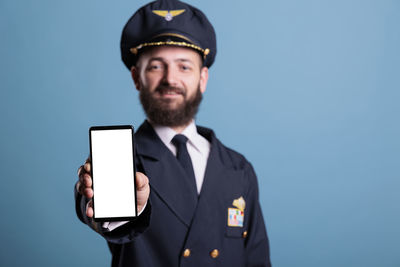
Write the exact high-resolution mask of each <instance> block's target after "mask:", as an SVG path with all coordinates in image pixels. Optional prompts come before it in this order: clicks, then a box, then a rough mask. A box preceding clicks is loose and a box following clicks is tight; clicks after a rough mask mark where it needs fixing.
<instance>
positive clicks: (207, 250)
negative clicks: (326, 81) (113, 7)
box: [75, 0, 270, 266]
mask: <svg viewBox="0 0 400 267" xmlns="http://www.w3.org/2000/svg"><path fill="white" fill-rule="evenodd" d="M121 53H122V59H123V61H124V63H125V65H126V66H127V67H128V69H130V70H131V74H132V78H133V80H134V83H135V86H136V88H137V90H138V91H139V94H140V100H141V103H142V105H143V108H144V110H145V112H146V115H147V120H146V121H145V122H144V123H143V124H142V125H141V126H140V128H139V130H138V131H137V133H136V135H135V140H136V147H137V155H136V161H137V169H138V170H139V171H138V172H137V174H136V185H137V204H138V211H139V216H138V217H137V219H136V220H134V221H129V222H117V223H115V222H113V223H95V222H94V221H93V220H92V216H93V209H92V206H91V205H92V204H91V203H92V202H91V198H92V197H93V190H92V188H91V186H92V180H91V177H90V168H91V165H90V160H89V159H88V160H87V161H86V163H85V164H84V165H83V166H81V167H80V168H79V170H78V174H79V181H78V183H77V184H76V187H75V189H76V190H75V198H76V211H77V214H78V217H79V219H80V220H81V221H82V222H84V223H86V224H88V225H89V226H90V227H91V228H93V229H94V230H96V231H97V232H98V233H100V234H101V235H102V236H103V237H104V238H105V239H106V240H107V241H108V245H109V247H110V250H111V253H112V266H270V260H269V246H268V239H267V234H266V231H265V225H264V221H263V217H262V214H261V209H260V205H259V201H258V185H257V178H256V176H255V173H254V170H253V168H252V166H251V165H250V163H249V162H247V160H246V159H245V158H244V157H243V156H242V155H240V154H238V153H237V152H234V151H233V150H231V149H229V148H227V147H225V146H224V145H222V144H221V142H220V141H219V140H218V139H217V138H216V137H215V135H214V133H213V132H212V131H211V130H210V129H207V128H203V127H198V126H197V127H196V125H195V123H194V117H195V114H196V112H197V110H198V107H199V104H200V102H201V98H202V94H203V93H204V91H205V90H206V86H207V80H208V68H209V67H210V66H211V65H212V63H213V61H214V58H215V55H216V41H215V33H214V29H213V27H212V25H211V24H210V23H209V21H208V20H207V18H206V17H205V15H204V14H203V13H202V12H201V11H200V10H198V9H196V8H194V7H192V6H190V5H187V4H185V3H183V2H179V1H172V0H171V1H156V2H152V3H150V4H148V5H145V6H144V7H142V8H141V9H139V10H138V11H137V12H136V13H135V14H134V15H133V16H132V18H131V19H130V20H129V21H128V23H127V24H126V26H125V28H124V30H123V33H122V39H121ZM150 188H151V190H150Z"/></svg>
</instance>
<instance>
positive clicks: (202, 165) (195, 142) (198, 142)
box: [153, 121, 211, 194]
mask: <svg viewBox="0 0 400 267" xmlns="http://www.w3.org/2000/svg"><path fill="white" fill-rule="evenodd" d="M153 128H154V130H155V132H156V133H157V135H158V137H160V139H161V141H162V142H163V143H164V145H165V146H166V147H167V148H168V149H169V150H170V151H171V152H172V154H174V155H175V157H176V147H175V145H174V144H173V143H172V138H174V136H175V135H177V134H178V133H177V132H175V131H174V130H173V129H171V128H170V127H167V126H159V125H153ZM181 134H183V135H184V136H186V137H187V138H188V142H187V143H186V147H187V150H188V152H189V155H190V158H191V159H192V165H193V171H194V176H195V178H196V186H197V193H198V194H200V191H201V186H202V185H203V180H204V174H205V172H206V166H207V160H208V155H209V154H210V148H211V144H210V142H208V140H207V139H205V138H204V137H203V136H201V135H200V134H199V133H198V132H197V128H196V125H195V123H194V121H192V122H191V123H190V124H189V125H188V126H187V127H186V128H185V129H184V130H183V131H182V132H181Z"/></svg>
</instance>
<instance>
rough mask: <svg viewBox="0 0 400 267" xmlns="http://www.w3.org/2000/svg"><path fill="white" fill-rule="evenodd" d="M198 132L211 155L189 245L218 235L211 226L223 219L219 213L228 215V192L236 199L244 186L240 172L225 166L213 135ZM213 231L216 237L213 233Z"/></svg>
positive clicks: (226, 160)
mask: <svg viewBox="0 0 400 267" xmlns="http://www.w3.org/2000/svg"><path fill="white" fill-rule="evenodd" d="M198 131H199V133H200V134H201V135H203V136H204V137H206V138H207V139H208V140H209V141H210V142H211V151H210V155H209V158H208V161H207V168H206V172H205V176H204V182H203V186H202V189H201V193H200V197H199V201H198V205H197V209H196V213H195V215H194V218H193V222H192V226H191V229H190V232H189V236H188V239H187V240H188V242H191V243H192V242H196V241H198V240H202V235H203V234H204V233H209V234H210V235H211V236H213V235H218V231H219V230H220V228H219V227H210V226H211V225H215V223H216V219H217V218H220V217H221V216H225V214H221V212H223V213H224V212H225V211H227V207H228V205H229V204H228V203H229V201H230V198H229V197H228V198H227V196H226V194H227V192H229V194H230V193H233V194H234V195H235V193H234V192H236V191H237V190H238V189H239V190H241V188H245V184H244V183H241V182H242V181H243V180H242V179H241V178H243V171H242V170H235V169H234V168H233V167H232V166H230V165H229V164H228V162H230V161H229V159H225V157H226V155H224V153H223V152H222V151H221V147H222V144H221V143H219V141H218V140H217V138H216V137H215V135H214V133H213V132H212V131H211V130H209V129H206V128H201V127H198ZM238 193H239V192H238ZM232 200H233V199H232ZM227 201H228V202H227ZM214 231H215V233H213V232H214ZM188 245H189V244H188Z"/></svg>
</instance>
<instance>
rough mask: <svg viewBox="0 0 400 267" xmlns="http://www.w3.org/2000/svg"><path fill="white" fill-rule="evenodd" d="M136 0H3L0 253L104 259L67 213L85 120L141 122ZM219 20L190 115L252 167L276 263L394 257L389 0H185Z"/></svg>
mask: <svg viewBox="0 0 400 267" xmlns="http://www.w3.org/2000/svg"><path fill="white" fill-rule="evenodd" d="M145 3H146V2H145V1H127V0H124V1H123V0H121V1H113V2H111V1H104V0H102V1H99V0H96V1H94V0H87V1H77V0H70V1H54V0H47V1H46V0H35V1H33V0H24V1H12V0H0V36H1V37H0V40H1V42H0V84H1V85H0V86H1V90H0V114H1V139H0V151H1V152H0V153H1V158H0V164H1V169H0V177H1V181H2V185H1V187H0V207H1V219H0V229H1V248H0V265H1V266H109V265H110V259H111V257H110V253H109V252H108V248H107V246H106V242H105V241H104V240H103V239H102V238H101V237H100V236H98V235H97V234H96V233H94V232H93V231H91V230H89V228H87V226H85V225H83V224H81V223H80V222H79V221H78V219H77V218H76V216H75V211H74V200H73V186H74V183H75V182H76V179H77V177H76V170H77V168H78V166H79V165H80V164H82V162H83V161H84V160H85V158H86V157H87V155H88V128H89V127H90V126H91V125H101V124H127V123H129V124H134V125H136V126H137V125H139V124H140V123H141V122H142V121H143V120H144V115H143V112H142V110H141V107H140V104H139V101H138V97H137V92H136V90H135V89H134V86H133V83H132V81H131V78H130V75H129V72H128V71H127V70H126V69H125V67H124V66H123V64H122V62H121V61H120V54H119V40H120V33H121V30H122V27H123V25H124V24H125V22H126V21H127V19H128V18H129V17H130V16H131V14H132V13H133V12H134V11H135V10H136V9H137V8H139V7H140V6H141V5H143V4H145ZM190 3H191V4H193V5H195V6H197V7H199V8H200V9H202V10H203V11H204V12H205V13H206V14H207V16H208V17H209V19H210V20H211V22H212V23H213V24H214V27H215V29H216V32H217V40H218V48H219V51H218V55H217V59H216V62H215V65H214V66H213V67H212V68H211V70H210V80H209V84H208V88H207V91H206V93H205V99H204V102H203V104H202V106H201V111H200V113H199V115H198V123H199V124H201V125H205V126H209V127H211V128H213V129H214V130H215V131H216V133H217V135H218V136H219V137H220V138H221V139H222V141H223V142H224V143H225V144H226V145H228V146H231V147H233V148H234V149H236V150H238V151H240V152H241V153H243V154H244V155H245V156H246V157H247V158H248V159H249V160H250V161H251V162H252V163H253V165H254V167H255V169H256V172H257V174H258V177H259V184H260V194H261V195H260V201H261V204H262V207H263V213H264V217H265V220H266V224H267V228H268V233H269V237H270V244H271V258H272V262H273V264H274V266H276V267H285V266H307V267H309V266H316V267H317V266H318V267H320V266H328V267H329V266H400V253H399V252H400V244H399V239H400V230H399V229H400V228H399V226H400V209H399V202H400V193H399V192H400V190H399V189H400V180H399V178H400V177H399V161H400V141H399V137H400V124H399V114H400V105H399V100H400V93H399V92H400V53H399V47H400V28H399V25H400V16H399V13H400V2H399V1H396V0H393V1H390V0H382V1H379V0H375V1H373V0H350V1H349V0H346V1H345V0H339V1H323V0H314V1H312V0H304V1H296V0H286V1H228V0H218V1H211V0H207V1H206V0H191V1H190Z"/></svg>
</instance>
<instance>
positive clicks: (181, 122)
mask: <svg viewBox="0 0 400 267" xmlns="http://www.w3.org/2000/svg"><path fill="white" fill-rule="evenodd" d="M171 90H172V91H174V92H175V93H178V94H181V95H182V96H183V102H181V103H179V104H178V105H177V106H176V107H174V108H172V107H171V104H172V103H171V102H172V100H171V99H164V98H156V97H155V96H154V94H156V93H160V94H162V93H164V92H166V91H171ZM139 97H140V102H141V103H142V106H143V109H144V112H145V113H146V115H147V118H148V119H149V120H150V121H151V122H152V123H155V124H158V125H162V126H169V127H177V126H185V125H188V124H189V123H190V121H191V120H192V119H194V117H195V116H196V113H197V111H198V109H199V106H200V103H201V100H202V98H203V96H202V93H201V91H200V85H199V86H198V87H197V91H196V93H195V94H194V96H193V97H191V98H189V99H187V98H186V91H185V90H183V89H180V88H176V87H171V86H167V85H160V86H159V87H157V88H156V90H155V91H154V93H151V92H150V91H149V90H148V88H146V87H142V89H141V90H140V94H139Z"/></svg>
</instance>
